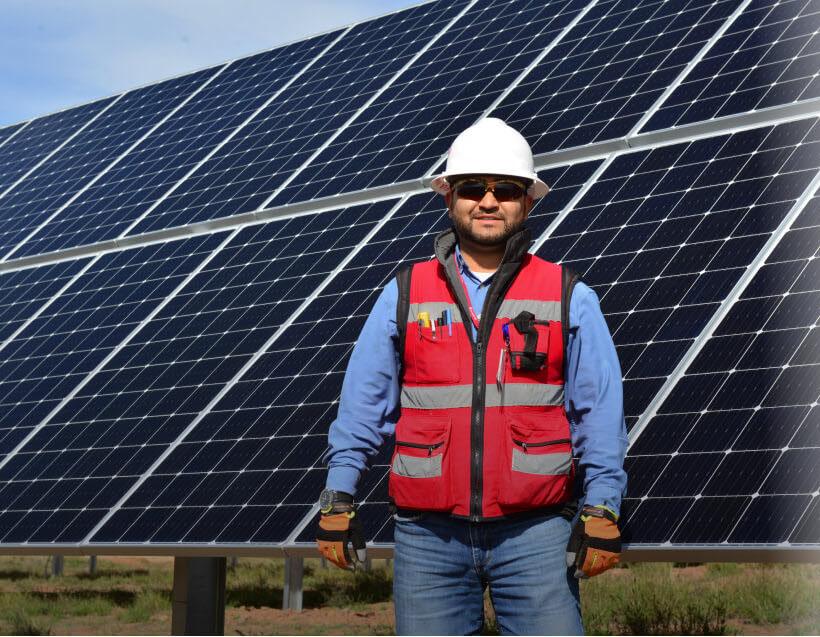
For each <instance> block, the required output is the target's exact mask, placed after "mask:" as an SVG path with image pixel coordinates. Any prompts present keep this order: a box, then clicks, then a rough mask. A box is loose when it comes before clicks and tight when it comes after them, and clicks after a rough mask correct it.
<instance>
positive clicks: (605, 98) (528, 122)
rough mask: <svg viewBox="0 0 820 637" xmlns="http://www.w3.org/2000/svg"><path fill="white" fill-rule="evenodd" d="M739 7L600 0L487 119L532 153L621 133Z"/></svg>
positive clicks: (693, 1)
mask: <svg viewBox="0 0 820 637" xmlns="http://www.w3.org/2000/svg"><path fill="white" fill-rule="evenodd" d="M739 4H740V0H725V1H717V2H713V1H712V0H688V1H687V2H685V3H670V2H641V3H639V4H636V3H634V2H628V1H625V0H613V1H610V2H600V3H598V4H596V5H595V7H594V8H593V9H592V10H591V11H590V12H589V13H588V14H587V15H586V16H585V17H584V19H583V20H582V21H581V23H580V24H578V25H577V26H576V27H575V28H574V29H573V30H572V31H571V32H570V33H569V34H568V35H567V37H566V38H565V39H564V40H562V41H561V43H560V44H559V45H558V46H556V47H555V48H554V49H553V50H552V51H551V52H550V53H549V55H547V56H546V57H545V58H544V59H543V60H541V61H540V62H539V64H538V65H537V66H536V67H535V68H534V69H533V70H532V71H531V72H530V73H529V74H528V75H527V77H525V78H524V79H523V80H522V81H521V82H520V83H519V84H518V86H516V88H515V89H514V90H513V91H512V92H510V94H509V95H508V96H507V97H505V98H504V101H503V102H502V103H501V104H500V105H499V106H498V107H497V108H496V109H495V110H494V111H493V113H492V114H493V115H495V116H497V117H501V118H502V119H504V120H505V121H506V122H507V123H509V124H510V125H511V126H513V127H515V128H516V129H518V130H519V131H521V133H522V134H523V135H524V136H525V137H526V138H527V139H528V140H529V141H530V144H531V145H532V148H533V152H534V153H536V154H539V153H548V152H552V151H555V150H557V149H560V148H569V147H574V146H581V145H584V144H588V143H592V142H597V141H603V140H606V139H614V138H617V137H622V136H625V135H627V134H629V133H630V131H631V130H632V129H633V127H635V126H636V125H637V124H638V122H639V120H640V119H641V118H642V117H643V116H644V114H645V113H646V112H647V111H649V110H650V109H651V107H652V105H653V104H654V103H655V102H656V101H657V99H658V98H659V97H660V96H661V95H662V93H663V92H664V90H666V88H667V87H668V86H669V85H670V84H671V83H672V81H673V80H674V79H675V78H676V77H677V76H678V75H679V74H680V73H681V71H682V70H683V69H684V68H685V66H686V65H687V64H688V63H689V61H690V60H691V59H692V58H694V57H695V55H696V54H697V53H698V52H699V51H700V50H701V48H702V47H703V46H704V45H705V43H706V42H708V40H709V39H710V38H711V37H712V36H713V35H714V33H715V32H716V31H717V30H718V29H719V28H720V26H721V25H722V24H723V22H724V21H725V19H726V18H727V17H728V16H729V15H731V13H732V12H733V11H734V10H735V9H736V8H737V7H738V6H739Z"/></svg>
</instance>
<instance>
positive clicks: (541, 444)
mask: <svg viewBox="0 0 820 637" xmlns="http://www.w3.org/2000/svg"><path fill="white" fill-rule="evenodd" d="M512 441H513V442H514V443H515V444H517V445H518V446H520V447H523V448H524V453H527V449H529V448H530V447H549V446H550V445H563V444H566V443H568V442H570V443H571V442H572V440H570V439H569V438H564V439H562V440H550V441H549V442H524V441H523V440H516V439H515V438H513V439H512Z"/></svg>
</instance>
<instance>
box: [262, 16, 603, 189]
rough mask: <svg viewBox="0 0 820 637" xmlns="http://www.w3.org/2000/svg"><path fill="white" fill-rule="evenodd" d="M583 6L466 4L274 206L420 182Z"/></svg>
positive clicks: (311, 163)
mask: <svg viewBox="0 0 820 637" xmlns="http://www.w3.org/2000/svg"><path fill="white" fill-rule="evenodd" d="M587 4H588V2H585V1H582V0H557V1H556V0H553V1H552V2H548V3H545V2H543V1H538V0H513V1H509V0H492V1H489V2H480V3H471V4H470V7H469V9H468V11H467V13H466V14H465V15H464V16H463V17H462V18H461V19H460V20H459V21H458V22H457V23H456V24H455V25H453V26H452V27H451V28H450V29H449V30H448V31H447V34H446V37H443V38H441V39H440V40H438V41H436V42H435V43H434V45H433V46H431V47H430V48H429V49H428V50H427V51H426V52H425V53H424V55H422V56H421V57H419V58H418V59H417V60H416V61H415V62H414V63H413V64H412V65H411V66H410V67H409V68H408V69H407V70H406V71H405V72H404V73H402V74H401V75H400V76H399V77H398V79H397V80H396V81H395V82H394V83H393V84H392V85H391V86H390V87H389V88H388V89H387V90H385V91H384V92H383V93H382V94H380V95H379V96H378V99H376V100H375V101H374V102H373V103H372V104H371V105H369V106H368V107H367V108H366V109H364V110H363V111H362V112H361V113H359V114H358V116H357V118H356V120H355V121H354V122H352V123H351V124H349V125H348V126H347V127H346V128H345V130H344V131H343V132H342V134H341V135H339V136H338V137H337V138H336V139H334V140H333V141H332V142H331V143H330V144H329V145H328V146H327V147H326V148H324V149H323V150H322V152H321V153H319V154H318V156H316V157H315V158H314V159H312V161H311V162H310V164H309V167H308V168H306V169H305V170H302V171H301V172H299V173H298V174H297V175H295V177H294V178H293V179H291V180H289V181H288V182H287V183H286V185H285V187H284V188H281V189H280V190H279V191H277V193H276V194H275V196H274V198H273V200H272V201H271V202H270V204H271V205H281V204H286V203H291V202H294V201H304V200H306V199H313V198H317V197H325V196H330V195H335V194H339V193H342V192H349V191H351V190H360V189H364V188H372V187H374V186H381V185H385V184H391V183H395V182H402V181H406V180H409V179H414V178H419V177H422V176H423V175H425V174H426V173H427V171H428V170H430V168H432V166H433V165H434V164H435V163H436V162H437V160H439V159H440V158H441V157H442V156H443V155H444V153H445V152H446V151H447V147H448V144H449V139H451V138H452V137H453V136H455V134H457V133H458V132H459V131H460V130H462V129H464V128H466V127H467V126H469V125H470V124H472V123H473V122H474V121H475V120H477V119H478V118H479V117H480V116H481V115H482V114H485V112H486V111H487V109H489V108H490V107H491V106H492V105H493V104H494V102H495V101H497V99H499V98H500V97H501V96H503V94H504V92H505V91H506V90H508V89H509V87H510V84H511V82H514V81H515V80H516V78H517V77H518V76H519V74H521V73H522V72H525V71H526V70H527V68H528V66H529V65H530V64H531V63H532V62H533V61H534V60H535V59H536V58H537V56H538V55H539V54H542V53H543V49H544V47H548V46H549V45H550V44H551V43H552V41H553V40H554V39H555V38H556V37H557V36H558V35H559V34H560V33H561V32H562V30H563V29H565V28H567V27H568V26H570V25H571V24H572V21H573V19H574V18H576V17H578V16H579V14H580V12H581V11H582V9H584V7H585V6H586V5H587Z"/></svg>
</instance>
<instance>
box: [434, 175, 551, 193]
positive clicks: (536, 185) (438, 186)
mask: <svg viewBox="0 0 820 637" xmlns="http://www.w3.org/2000/svg"><path fill="white" fill-rule="evenodd" d="M456 176H457V175H450V174H448V173H442V174H440V175H438V176H437V177H435V178H433V181H431V182H430V188H432V189H433V190H434V191H435V192H437V193H438V194H440V195H446V194H447V193H448V192H450V183H449V182H448V181H447V180H448V179H449V178H450V177H456ZM499 176H502V175H499ZM503 176H504V177H515V178H517V179H527V180H529V181H532V183H531V184H530V187H529V188H528V189H527V194H528V195H529V196H530V197H532V198H533V199H540V198H541V197H543V196H544V195H546V194H547V193H548V192H549V191H550V188H549V186H547V184H545V183H544V182H543V181H541V180H540V179H539V178H538V175H530V176H527V177H525V176H524V175H503Z"/></svg>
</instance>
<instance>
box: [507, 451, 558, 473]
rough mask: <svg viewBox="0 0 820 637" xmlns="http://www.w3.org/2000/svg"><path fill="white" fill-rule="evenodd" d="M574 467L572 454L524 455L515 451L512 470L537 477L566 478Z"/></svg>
mask: <svg viewBox="0 0 820 637" xmlns="http://www.w3.org/2000/svg"><path fill="white" fill-rule="evenodd" d="M571 466H572V454H571V453H568V452H564V453H542V454H534V453H524V452H523V451H521V450H520V449H513V455H512V470H513V471H520V472H521V473H532V474H534V475H537V476H565V475H567V474H568V473H569V469H570V467H571Z"/></svg>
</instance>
